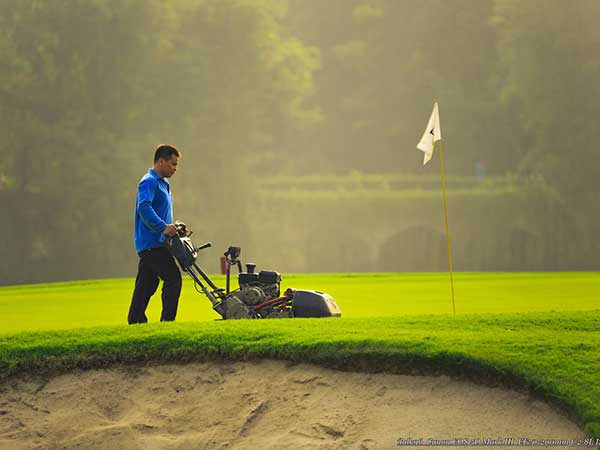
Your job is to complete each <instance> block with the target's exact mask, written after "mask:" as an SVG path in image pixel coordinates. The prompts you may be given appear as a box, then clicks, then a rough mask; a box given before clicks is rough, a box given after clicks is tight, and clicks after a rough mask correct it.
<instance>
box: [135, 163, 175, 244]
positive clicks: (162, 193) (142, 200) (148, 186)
mask: <svg viewBox="0 0 600 450" xmlns="http://www.w3.org/2000/svg"><path fill="white" fill-rule="evenodd" d="M170 223H173V198H172V196H171V188H170V186H169V182H168V181H167V180H165V179H164V178H161V177H160V176H159V175H158V174H157V173H156V172H155V171H154V169H150V170H148V173H147V174H145V175H144V176H143V177H142V179H141V180H140V184H139V185H138V191H137V202H136V207H135V230H134V237H133V241H134V243H135V249H136V251H137V252H138V253H139V252H141V251H142V250H146V249H149V248H157V247H164V245H165V242H164V236H163V234H162V232H163V231H164V229H165V228H166V227H167V225H168V224H170Z"/></svg>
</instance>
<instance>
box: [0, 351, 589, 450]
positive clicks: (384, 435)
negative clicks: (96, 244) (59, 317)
mask: <svg viewBox="0 0 600 450" xmlns="http://www.w3.org/2000/svg"><path fill="white" fill-rule="evenodd" d="M583 437H584V434H583V433H582V431H581V430H580V429H579V428H578V427H577V426H576V425H575V424H574V423H573V422H571V421H569V420H568V419H567V418H566V417H565V416H563V415H562V414H561V413H560V412H558V411H556V410H554V409H553V408H551V407H549V406H548V405H546V404H545V403H543V402H541V401H539V400H536V399H534V398H532V397H530V396H529V395H527V394H525V393H519V392H516V391H511V390H507V389H504V388H491V387H486V386H480V385H476V384H473V383H470V382H466V381H465V382H463V381H456V380H453V379H450V378H449V377H446V376H439V377H429V376H403V375H390V374H368V373H351V372H340V371H335V370H329V369H324V368H320V367H315V366H312V365H306V364H290V363H285V362H278V361H262V362H231V363H222V362H214V363H198V364H189V365H181V366H178V365H163V366H148V367H127V368H115V369H108V370H91V371H83V372H77V373H71V374H68V375H62V376H58V377H55V378H53V379H51V380H50V381H48V382H47V383H46V384H36V383H34V382H31V381H23V380H16V379H13V380H9V381H8V382H6V383H5V384H4V385H2V386H1V389H0V449H2V450H9V449H10V450H12V449H15V450H17V449H18V450H21V449H28V450H34V449H35V450H42V449H44V450H60V449H69V450H70V449H78V450H86V449H89V450H103V449H111V450H113V449H114V450H137V449H140V450H154V449H161V450H200V449H211V450H213V449H238V450H243V449H249V450H263V449H264V450H267V449H307V450H315V449H340V450H341V449H344V450H346V449H357V450H366V449H370V450H375V449H377V450H378V449H393V448H399V447H398V446H397V444H398V443H401V444H409V443H411V439H412V440H413V441H412V442H415V441H416V442H418V439H422V441H421V443H422V444H427V443H428V442H430V441H428V440H429V439H433V440H436V441H442V440H448V439H453V438H469V439H490V440H492V439H506V438H514V439H515V440H518V439H519V438H526V439H576V438H583ZM479 442H481V441H479ZM437 443H438V444H440V443H442V442H437ZM473 443H477V441H474V442H473ZM488 443H491V441H489V442H488ZM405 446H406V445H405ZM406 447H408V446H406ZM410 447H411V448H415V447H412V446H410ZM416 448H424V447H416ZM430 448H431V447H430ZM451 448H453V449H454V448H463V447H462V446H457V447H451ZM464 448H467V447H464ZM468 448H472V449H473V448H482V447H479V446H477V447H468ZM487 448H489V447H487ZM553 448H561V447H553Z"/></svg>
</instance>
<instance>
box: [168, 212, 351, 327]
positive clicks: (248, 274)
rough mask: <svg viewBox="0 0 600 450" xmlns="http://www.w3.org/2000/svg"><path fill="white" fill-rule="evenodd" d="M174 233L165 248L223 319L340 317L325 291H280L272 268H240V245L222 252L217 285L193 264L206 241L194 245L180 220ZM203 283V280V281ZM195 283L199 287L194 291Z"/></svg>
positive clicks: (208, 244)
mask: <svg viewBox="0 0 600 450" xmlns="http://www.w3.org/2000/svg"><path fill="white" fill-rule="evenodd" d="M175 226H176V228H177V233H176V235H175V236H173V237H171V238H167V239H166V241H165V243H166V245H167V248H168V249H169V251H170V252H171V254H172V255H173V257H174V258H175V260H176V261H177V263H178V264H179V267H180V268H181V270H182V271H184V272H186V273H187V274H188V275H189V276H190V277H192V279H193V280H194V287H195V288H196V290H197V291H198V292H201V293H204V295H206V296H207V297H208V299H209V300H210V302H211V303H212V307H213V309H214V310H215V311H216V312H217V313H218V314H219V315H220V316H221V317H222V318H223V319H261V318H262V319H274V318H291V317H340V316H341V312H340V309H339V308H338V306H337V304H336V303H335V301H334V300H333V298H332V297H331V296H330V295H329V294H325V293H323V292H319V291H310V290H300V289H292V288H289V289H287V290H286V291H285V292H284V293H283V295H281V292H280V284H281V279H282V277H281V274H280V273H278V272H275V271H272V270H261V271H260V272H258V273H256V264H253V263H247V264H246V271H245V272H244V271H243V270H242V263H241V261H240V259H239V258H240V253H241V248H240V247H234V246H230V247H229V248H228V249H227V251H226V252H225V254H224V256H225V260H226V287H225V288H224V289H223V288H219V287H217V286H216V285H215V284H214V283H213V282H212V280H211V279H210V278H209V277H208V275H207V274H206V273H205V272H204V270H202V268H201V267H200V266H199V265H198V264H197V263H196V258H197V255H198V252H199V251H200V250H203V249H206V248H208V247H210V246H211V243H210V242H207V243H206V244H203V245H201V246H199V247H194V244H193V243H192V240H191V238H190V236H191V234H192V231H191V230H188V228H187V226H186V225H185V223H183V222H175ZM232 266H235V267H237V269H238V284H239V288H238V289H236V290H233V291H232V290H231V267H232ZM202 280H204V282H205V283H206V284H205V283H203V281H202ZM198 286H199V287H200V290H198Z"/></svg>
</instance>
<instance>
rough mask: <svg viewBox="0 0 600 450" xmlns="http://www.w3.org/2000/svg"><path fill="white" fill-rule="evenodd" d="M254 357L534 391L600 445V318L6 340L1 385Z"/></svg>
mask: <svg viewBox="0 0 600 450" xmlns="http://www.w3.org/2000/svg"><path fill="white" fill-rule="evenodd" d="M252 358H275V359H283V360H290V361H296V362H312V363H316V364H320V365H324V366H329V367H335V368H343V369H347V370H375V371H386V372H393V373H434V374H439V373H446V374H450V375H456V376H460V377H466V378H469V379H474V380H478V381H483V382H487V383H497V382H502V383H503V384H506V385H508V386H511V387H523V386H526V387H528V388H529V389H530V390H532V391H533V392H535V393H537V394H539V395H541V396H543V397H545V398H546V399H548V400H549V401H550V402H553V403H556V404H558V405H560V406H561V407H563V408H564V409H566V410H567V411H569V412H571V413H573V414H574V415H576V417H578V418H579V419H580V420H581V423H582V425H583V427H584V429H585V430H586V432H587V433H589V434H590V435H591V436H594V437H600V378H599V376H598V373H600V311H598V310H596V311H581V312H551V313H523V314H477V315H458V316H457V317H456V318H453V317H452V316H451V315H435V316H433V315H432V316H420V317H417V316H413V317H384V318H370V319H365V318H362V319H358V318H350V319H335V318H331V319H294V320H283V319H282V320H257V321H218V322H217V321H206V322H200V323H169V324H161V323H157V324H148V325H136V326H132V327H129V326H115V327H99V328H87V329H77V330H65V331H49V332H29V333H21V334H16V335H13V336H3V337H0V378H5V377H8V376H11V375H15V374H35V375H36V376H49V375H53V374H57V373H61V372H65V371H70V370H73V369H77V368H93V367H107V366H110V365H114V364H130V363H143V362H180V363H184V362H187V361H198V360H206V359H252ZM565 438H568V437H565Z"/></svg>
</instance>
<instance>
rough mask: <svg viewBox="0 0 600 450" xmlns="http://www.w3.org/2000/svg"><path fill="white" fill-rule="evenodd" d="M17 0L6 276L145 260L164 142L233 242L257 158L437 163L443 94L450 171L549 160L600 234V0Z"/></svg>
mask: <svg viewBox="0 0 600 450" xmlns="http://www.w3.org/2000/svg"><path fill="white" fill-rule="evenodd" d="M0 3H1V6H2V9H1V13H0V55H1V57H0V80H1V81H2V82H1V83H0V119H1V120H0V128H1V130H2V137H3V139H2V140H1V141H0V152H1V155H2V158H0V205H1V207H2V212H3V213H2V219H3V220H2V221H0V232H1V233H2V235H3V236H5V237H6V239H3V240H2V244H1V245H2V247H1V250H2V255H3V263H2V265H1V266H0V283H4V284H6V283H13V282H24V281H35V280H51V279H74V278H85V277H95V276H123V275H128V274H130V273H131V271H132V270H133V269H132V262H134V259H135V255H133V251H132V243H131V240H132V238H131V222H132V214H133V212H132V209H133V205H134V202H135V198H134V195H135V185H136V182H137V180H138V179H139V177H140V176H141V175H142V174H143V172H144V171H145V170H146V169H147V167H149V166H150V165H151V156H152V151H153V149H154V148H155V146H156V145H157V144H158V143H161V142H168V143H173V144H175V145H178V146H179V147H180V148H181V149H182V150H183V155H184V156H183V160H182V165H181V170H180V171H179V172H178V174H177V177H176V180H175V181H174V182H175V183H176V188H175V189H174V190H175V195H176V197H175V207H176V210H177V214H176V215H177V216H178V217H186V218H187V220H189V222H190V223H194V224H196V225H195V226H196V228H199V231H201V232H203V233H206V234H207V235H211V236H215V237H216V239H213V240H215V241H216V242H217V244H218V243H219V242H220V240H223V242H224V240H225V239H227V240H231V239H233V240H235V239H236V238H238V236H241V235H242V234H243V232H244V227H245V226H246V225H247V224H248V223H251V222H252V221H256V220H257V218H256V217H254V212H253V210H252V202H253V195H254V193H255V184H254V183H255V176H257V175H258V176H269V175H279V174H282V175H285V174H287V175H289V176H293V175H295V174H298V173H303V172H306V171H311V172H317V173H322V174H330V173H347V172H349V171H352V170H358V171H361V172H373V173H377V172H390V171H393V172H399V173H404V174H420V173H430V172H431V173H434V172H436V171H437V167H435V166H433V165H430V166H426V167H425V168H423V167H422V166H421V163H420V158H421V156H420V154H419V153H418V152H417V151H415V150H414V145H415V142H416V141H417V140H418V138H419V137H420V134H421V132H422V127H423V126H424V123H425V121H426V119H427V117H428V114H429V112H430V109H431V104H432V102H433V100H434V99H435V100H437V101H439V102H440V105H441V114H442V122H443V125H442V126H443V128H444V135H445V138H446V139H447V147H446V148H447V152H448V153H450V154H451V157H448V161H447V165H448V167H447V169H448V171H449V173H450V174H454V175H473V174H474V173H475V172H476V170H477V171H478V173H480V174H481V169H482V168H484V169H485V173H487V174H489V175H503V174H506V173H518V174H537V175H540V176H542V177H543V178H544V179H545V180H546V182H547V184H548V185H549V186H550V187H551V188H552V189H553V190H554V192H555V194H556V195H558V196H560V198H561V199H562V200H563V201H564V204H565V208H568V209H569V210H570V211H571V212H572V217H575V218H576V220H577V221H578V223H579V225H580V226H581V227H582V228H581V229H585V230H587V231H586V233H587V235H586V239H589V242H590V245H589V246H588V248H589V252H590V255H592V254H593V253H595V252H596V250H597V246H596V244H595V242H594V238H593V237H594V236H596V233H597V231H600V230H599V229H598V226H597V225H596V224H597V223H598V220H597V215H596V213H595V211H594V208H593V205H595V201H596V200H597V197H598V190H597V189H596V188H595V181H596V180H595V172H596V171H595V165H594V163H595V162H597V160H598V151H597V149H596V144H595V143H596V141H597V138H598V136H597V135H598V133H599V131H598V127H596V126H595V121H596V117H597V116H598V112H599V111H598V109H599V108H600V99H599V91H598V89H599V88H598V86H597V83H595V81H596V79H598V75H599V73H598V72H599V70H600V60H599V58H598V56H597V51H596V50H597V49H598V45H599V43H600V42H599V40H600V32H599V31H598V30H597V28H596V27H595V26H594V19H595V17H597V16H598V13H599V12H600V6H599V5H598V3H597V2H594V1H593V0H580V1H578V2H564V1H560V0H530V1H528V2H525V3H522V2H516V1H513V0H495V1H492V0H486V1H479V0H477V1H475V0H456V1H453V2H447V1H442V0H429V1H427V2H425V3H423V2H422V1H417V0H403V1H397V0H331V1H327V2H322V1H317V0H288V1H287V2H284V1H280V0H179V1H177V2H161V1H158V0H149V1H148V0H119V1H116V0H69V1H62V2H47V1H36V2H33V1H32V2H19V1H16V0H1V1H0ZM590 255H587V256H588V257H589V256H590Z"/></svg>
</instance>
